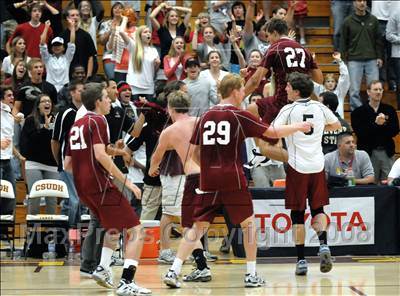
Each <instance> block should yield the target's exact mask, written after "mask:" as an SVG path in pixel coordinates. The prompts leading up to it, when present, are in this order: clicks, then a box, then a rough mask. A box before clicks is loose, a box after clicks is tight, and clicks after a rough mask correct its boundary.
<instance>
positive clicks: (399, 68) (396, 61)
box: [392, 58, 400, 110]
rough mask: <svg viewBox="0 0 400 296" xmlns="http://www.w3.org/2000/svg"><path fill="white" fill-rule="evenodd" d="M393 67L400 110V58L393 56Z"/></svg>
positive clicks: (398, 108)
mask: <svg viewBox="0 0 400 296" xmlns="http://www.w3.org/2000/svg"><path fill="white" fill-rule="evenodd" d="M392 64H393V69H394V70H395V74H396V75H395V76H396V84H397V93H396V96H397V110H400V58H392Z"/></svg>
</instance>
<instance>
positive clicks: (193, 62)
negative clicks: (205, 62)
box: [185, 57, 200, 69]
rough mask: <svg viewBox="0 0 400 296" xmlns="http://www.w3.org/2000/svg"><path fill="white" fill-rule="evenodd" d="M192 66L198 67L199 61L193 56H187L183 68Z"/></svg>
mask: <svg viewBox="0 0 400 296" xmlns="http://www.w3.org/2000/svg"><path fill="white" fill-rule="evenodd" d="M193 66H197V67H200V63H199V61H198V60H197V59H196V58H193V57H191V58H188V59H187V60H186V63H185V69H186V68H190V67H193Z"/></svg>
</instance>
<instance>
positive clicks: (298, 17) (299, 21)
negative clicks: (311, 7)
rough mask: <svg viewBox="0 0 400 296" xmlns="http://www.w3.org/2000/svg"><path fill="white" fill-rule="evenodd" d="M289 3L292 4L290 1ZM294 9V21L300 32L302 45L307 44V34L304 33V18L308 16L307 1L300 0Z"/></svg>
mask: <svg viewBox="0 0 400 296" xmlns="http://www.w3.org/2000/svg"><path fill="white" fill-rule="evenodd" d="M289 2H292V1H291V0H289ZM295 2H296V3H295V4H294V5H295V8H294V19H295V22H296V25H297V26H298V27H299V31H300V44H301V45H305V44H306V33H305V31H304V17H305V16H307V1H306V0H298V1H295Z"/></svg>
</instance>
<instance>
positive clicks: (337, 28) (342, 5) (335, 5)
mask: <svg viewBox="0 0 400 296" xmlns="http://www.w3.org/2000/svg"><path fill="white" fill-rule="evenodd" d="M352 11H353V1H343V0H341V1H339V0H331V12H332V16H333V47H334V49H335V50H338V49H340V32H341V30H342V25H343V22H344V19H345V18H346V17H347V16H348V15H350V14H351V12H352Z"/></svg>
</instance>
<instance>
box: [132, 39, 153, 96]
mask: <svg viewBox="0 0 400 296" xmlns="http://www.w3.org/2000/svg"><path fill="white" fill-rule="evenodd" d="M134 49H135V43H134V41H133V40H132V39H131V40H130V41H129V44H128V50H129V52H130V55H129V66H128V75H127V77H126V82H127V83H128V84H129V85H130V86H131V87H132V94H133V95H135V94H138V93H135V89H136V90H137V89H140V93H141V94H149V95H152V94H154V77H155V71H154V60H155V59H156V58H159V55H158V52H157V49H156V48H155V47H153V46H145V47H144V58H143V64H142V71H141V72H140V73H139V72H136V71H135V70H134V68H133V62H132V53H133V51H134Z"/></svg>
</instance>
